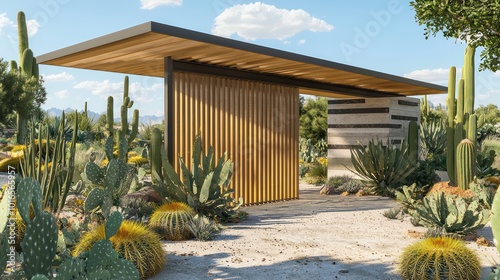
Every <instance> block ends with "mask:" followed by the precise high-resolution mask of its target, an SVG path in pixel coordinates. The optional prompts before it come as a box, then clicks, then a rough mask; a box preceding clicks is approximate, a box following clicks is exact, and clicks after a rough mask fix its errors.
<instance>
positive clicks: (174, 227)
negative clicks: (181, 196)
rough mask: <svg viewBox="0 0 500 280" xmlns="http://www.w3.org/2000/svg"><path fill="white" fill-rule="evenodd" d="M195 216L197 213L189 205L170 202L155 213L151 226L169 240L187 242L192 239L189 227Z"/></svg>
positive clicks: (150, 222)
mask: <svg viewBox="0 0 500 280" xmlns="http://www.w3.org/2000/svg"><path fill="white" fill-rule="evenodd" d="M195 215H196V212H195V211H194V210H193V208H191V207H189V206H188V205H187V204H185V203H182V202H170V203H165V204H163V205H162V206H160V207H159V208H158V209H156V210H155V211H154V213H153V215H151V219H150V220H149V224H150V225H151V227H153V228H155V229H156V230H158V231H159V232H160V233H161V235H162V236H163V237H165V238H166V239H168V240H173V241H178V240H186V239H188V238H190V237H191V231H190V230H189V228H188V226H187V225H188V224H189V222H190V221H191V220H192V219H193V217H194V216H195Z"/></svg>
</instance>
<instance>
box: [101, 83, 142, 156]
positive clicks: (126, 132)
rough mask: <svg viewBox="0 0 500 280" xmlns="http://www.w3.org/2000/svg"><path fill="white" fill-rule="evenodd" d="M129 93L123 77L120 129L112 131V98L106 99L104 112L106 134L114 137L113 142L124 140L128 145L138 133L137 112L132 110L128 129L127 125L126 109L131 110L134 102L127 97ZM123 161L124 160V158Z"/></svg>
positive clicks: (127, 84)
mask: <svg viewBox="0 0 500 280" xmlns="http://www.w3.org/2000/svg"><path fill="white" fill-rule="evenodd" d="M128 92H129V79H128V76H125V80H124V84H123V104H122V105H121V107H120V124H121V127H120V128H118V129H117V130H115V129H114V127H113V124H114V114H113V102H114V101H113V97H112V96H109V97H108V104H107V111H106V122H107V128H108V133H109V135H110V136H113V137H115V141H116V142H117V143H118V142H119V141H120V139H126V140H127V142H128V145H130V144H131V143H132V141H134V139H135V137H137V133H138V131H139V110H137V109H136V110H134V112H133V115H132V124H131V127H130V129H129V123H128V109H130V108H132V106H133V105H134V101H132V100H130V97H129V96H128ZM124 159H125V158H124Z"/></svg>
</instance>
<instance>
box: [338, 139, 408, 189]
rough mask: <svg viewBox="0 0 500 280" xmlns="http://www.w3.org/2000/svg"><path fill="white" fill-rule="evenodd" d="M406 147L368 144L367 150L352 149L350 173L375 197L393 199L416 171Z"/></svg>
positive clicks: (361, 147)
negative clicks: (396, 192)
mask: <svg viewBox="0 0 500 280" xmlns="http://www.w3.org/2000/svg"><path fill="white" fill-rule="evenodd" d="M408 153H409V152H408V145H407V144H406V142H403V143H402V144H401V147H400V148H399V149H398V148H397V147H396V146H388V145H387V146H386V145H384V144H383V142H382V141H381V140H378V141H377V142H375V141H374V140H370V141H369V142H368V146H366V147H365V146H363V145H360V146H359V147H358V148H353V149H351V161H352V164H353V168H350V167H347V168H348V169H349V170H351V171H352V172H354V173H355V174H357V175H358V176H360V177H361V178H362V179H363V181H364V183H365V184H367V185H368V186H369V191H371V192H372V193H374V194H376V195H382V196H390V197H394V195H395V193H394V192H395V191H396V190H397V189H400V188H401V186H402V184H403V181H404V179H405V178H406V177H407V176H408V175H409V174H410V173H411V172H413V171H414V170H415V168H416V165H415V164H414V163H412V162H411V161H410V160H409V157H408Z"/></svg>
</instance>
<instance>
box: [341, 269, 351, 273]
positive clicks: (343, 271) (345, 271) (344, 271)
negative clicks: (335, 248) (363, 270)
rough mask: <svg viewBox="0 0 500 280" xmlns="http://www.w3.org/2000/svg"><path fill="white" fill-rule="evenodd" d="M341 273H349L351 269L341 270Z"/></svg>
mask: <svg viewBox="0 0 500 280" xmlns="http://www.w3.org/2000/svg"><path fill="white" fill-rule="evenodd" d="M339 273H349V270H347V269H342V270H339Z"/></svg>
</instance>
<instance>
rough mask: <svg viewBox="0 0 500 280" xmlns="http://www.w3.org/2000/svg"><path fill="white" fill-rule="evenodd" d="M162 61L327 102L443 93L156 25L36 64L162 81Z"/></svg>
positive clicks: (431, 86)
mask: <svg viewBox="0 0 500 280" xmlns="http://www.w3.org/2000/svg"><path fill="white" fill-rule="evenodd" d="M165 57H171V58H172V60H174V61H179V62H187V63H195V64H201V65H209V66H216V67H222V68H227V69H233V70H240V71H245V72H249V73H258V74H263V75H269V76H276V77H281V78H287V79H291V80H294V81H295V82H294V85H298V86H299V88H300V92H301V93H306V94H313V95H320V96H328V97H349V96H356V95H357V96H368V97H369V96H374V97H377V96H392V95H395V96H397V95H399V96H412V95H424V94H442V93H445V92H446V91H447V88H446V87H444V86H439V85H435V84H430V83H426V82H421V81H416V80H412V79H407V78H403V77H399V76H395V75H390V74H386V73H381V72H377V71H372V70H368V69H363V68H359V67H354V66H349V65H346V64H341V63H336V62H332V61H327V60H323V59H318V58H313V57H310V56H305V55H299V54H295V53H290V52H286V51H282V50H278V49H273V48H268V47H263V46H259V45H255V44H250V43H246V42H241V41H237V40H232V39H228V38H223V37H219V36H214V35H210V34H205V33H201V32H196V31H192V30H187V29H183V28H179V27H174V26H170V25H165V24H160V23H157V22H146V23H143V24H140V25H137V26H134V27H131V28H127V29H124V30H121V31H118V32H115V33H111V34H108V35H105V36H102V37H98V38H95V39H92V40H89V41H85V42H82V43H79V44H76V45H73V46H69V47H66V48H63V49H59V50H56V51H53V52H50V53H47V54H43V55H40V56H38V57H37V61H38V63H40V64H45V65H54V66H64V67H72V68H80V69H89V70H100V71H107V72H116V73H123V74H133V75H143V76H152V77H164V69H165V67H164V58H165ZM210 74H217V73H216V72H215V73H210ZM359 92H364V94H357V93H359Z"/></svg>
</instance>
